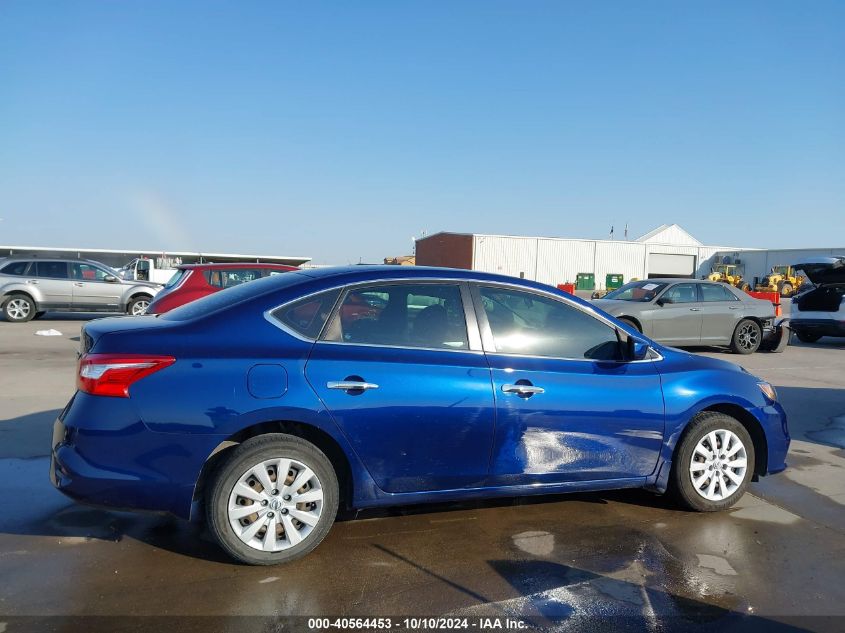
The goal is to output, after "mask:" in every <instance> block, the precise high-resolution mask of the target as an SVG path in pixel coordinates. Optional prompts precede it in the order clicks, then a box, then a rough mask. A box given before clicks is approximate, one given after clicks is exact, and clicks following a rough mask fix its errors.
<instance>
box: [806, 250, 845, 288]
mask: <svg viewBox="0 0 845 633" xmlns="http://www.w3.org/2000/svg"><path fill="white" fill-rule="evenodd" d="M795 269H796V270H802V271H804V274H805V275H807V279H809V280H810V281H811V282H812V283H813V284H815V285H816V286H821V285H826V284H845V257H815V258H813V259H805V260H804V261H802V262H801V263H798V264H795Z"/></svg>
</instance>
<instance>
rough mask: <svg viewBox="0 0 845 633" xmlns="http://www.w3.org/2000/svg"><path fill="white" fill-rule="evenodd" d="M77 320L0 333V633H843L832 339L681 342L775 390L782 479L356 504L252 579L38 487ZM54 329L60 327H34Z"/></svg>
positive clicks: (841, 394)
mask: <svg viewBox="0 0 845 633" xmlns="http://www.w3.org/2000/svg"><path fill="white" fill-rule="evenodd" d="M83 323H84V321H83V320H81V319H79V318H67V319H63V320H39V321H34V322H30V323H26V324H10V323H4V322H0V376H1V377H2V380H0V403H2V408H0V507H2V508H3V511H2V512H0V633H2V632H3V631H6V630H8V631H13V630H16V629H20V628H26V627H24V626H23V625H24V623H26V622H30V621H28V620H26V619H23V620H21V619H18V618H16V617H15V616H39V617H47V616H94V615H100V616H106V615H108V616H138V615H166V616H177V615H179V616H215V615H220V616H223V615H226V616H233V615H262V616H280V615H330V616H376V615H389V616H393V617H398V616H403V615H426V616H431V615H444V614H450V615H456V616H471V617H473V618H474V617H476V616H512V617H514V618H517V619H520V620H521V621H522V622H525V623H527V624H529V625H531V626H536V627H540V628H551V629H556V628H560V629H564V630H571V629H573V628H576V629H577V628H582V627H583V628H592V629H595V628H597V624H598V623H604V624H605V625H607V626H610V627H611V628H616V629H624V628H625V627H626V626H630V628H631V630H641V629H642V628H643V627H646V628H648V629H650V630H677V629H690V628H693V629H694V628H708V629H710V630H719V631H722V630H744V629H746V628H747V627H749V626H751V625H755V626H757V627H759V628H760V630H775V631H778V630H789V629H791V628H792V627H798V628H800V629H804V630H843V629H845V583H843V579H845V450H843V449H845V339H843V340H836V339H823V340H822V341H820V342H819V343H816V344H813V345H804V344H800V343H797V342H796V343H795V344H794V345H792V346H790V347H789V348H787V350H786V352H785V353H783V354H764V353H760V354H755V355H753V356H748V357H741V356H735V355H732V354H729V353H728V352H726V351H723V350H718V349H712V348H711V349H699V350H695V351H697V352H700V353H703V354H708V355H714V356H718V357H720V358H725V359H727V360H731V361H734V362H738V363H740V364H742V365H743V366H745V367H746V368H748V369H749V370H750V371H752V372H753V373H756V374H757V375H759V376H762V377H763V378H766V379H767V380H769V381H771V382H772V383H773V384H775V385H776V386H777V389H778V392H779V394H780V398H781V401H782V402H783V404H784V406H785V408H786V410H787V412H788V413H789V415H790V427H791V432H792V435H793V444H792V448H791V451H790V455H789V460H788V461H789V469H788V470H787V471H786V472H784V473H782V474H780V475H775V476H772V477H767V478H764V479H763V480H761V481H760V482H757V483H753V484H752V485H751V488H750V494H746V496H745V497H744V499H742V501H741V502H740V503H739V504H738V505H737V506H736V507H735V508H734V509H732V510H730V511H727V512H723V513H714V514H696V513H691V512H685V511H682V510H680V509H678V508H676V507H674V506H673V505H672V504H671V503H670V502H669V501H668V500H667V499H665V498H662V497H658V496H654V495H651V494H649V493H645V492H639V491H626V492H614V493H596V494H579V495H568V496H564V495H558V496H550V497H542V498H522V499H513V500H499V501H497V502H493V503H486V502H485V503H465V504H452V505H437V506H425V507H413V508H402V509H394V510H385V511H378V512H362V513H359V514H358V515H357V516H344V517H341V520H340V521H339V522H338V523H337V524H336V525H335V527H334V528H333V530H332V531H331V533H330V534H329V536H328V537H327V539H326V540H325V541H324V543H323V544H322V545H320V547H319V548H318V549H317V550H316V551H315V552H314V553H312V554H311V555H310V556H308V557H306V558H305V559H302V560H300V561H297V562H295V563H293V564H290V565H287V566H284V567H276V568H250V567H245V566H240V565H236V564H233V563H232V562H230V561H229V560H227V559H226V558H225V557H224V556H223V555H222V553H221V552H220V551H219V550H218V549H217V547H216V546H215V545H214V544H213V543H212V542H210V539H209V537H208V536H207V534H206V533H205V531H204V529H203V528H202V526H198V525H192V524H188V523H185V522H182V521H179V520H177V519H173V518H168V517H165V516H158V515H141V514H138V515H136V514H129V513H120V512H110V511H104V510H99V509H95V508H90V507H84V506H81V505H77V504H75V503H73V502H71V501H70V500H68V499H66V498H65V497H64V496H62V495H61V494H59V493H58V492H56V491H55V490H54V489H53V488H52V486H51V485H50V483H49V479H48V457H47V456H48V452H49V444H50V437H51V427H52V423H53V420H54V419H55V417H56V415H57V414H58V412H59V411H60V410H61V408H62V407H63V406H64V404H65V402H66V401H67V400H68V398H69V397H70V396H71V394H72V393H73V390H74V365H75V360H76V349H77V346H78V337H79V330H80V327H81V325H82V324H83ZM51 328H53V329H56V330H58V331H60V332H61V333H62V335H61V336H54V337H45V336H36V335H35V333H36V331H38V330H46V329H51ZM824 616H831V617H828V618H826V617H824ZM837 616H838V617H837ZM796 618H797V619H796ZM38 622H39V623H44V622H47V623H48V625H49V628H52V629H54V630H67V629H68V628H69V627H70V628H76V627H74V626H71V625H69V624H67V623H72V622H75V623H76V624H78V625H79V627H78V628H89V629H90V628H91V627H90V626H89V625H90V622H89V621H87V620H66V619H61V618H53V619H50V618H49V617H48V619H47V620H39V621H38ZM30 623H31V622H30ZM183 628H186V627H183ZM598 628H601V627H598Z"/></svg>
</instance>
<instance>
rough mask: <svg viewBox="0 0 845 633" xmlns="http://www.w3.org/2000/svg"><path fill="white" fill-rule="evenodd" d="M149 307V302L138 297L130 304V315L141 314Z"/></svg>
mask: <svg viewBox="0 0 845 633" xmlns="http://www.w3.org/2000/svg"><path fill="white" fill-rule="evenodd" d="M149 307H150V302H149V301H147V300H145V299H140V300H138V301H136V302H135V303H133V304H132V316H141V315H142V314H144V313H145V312H146V311H147V308H149Z"/></svg>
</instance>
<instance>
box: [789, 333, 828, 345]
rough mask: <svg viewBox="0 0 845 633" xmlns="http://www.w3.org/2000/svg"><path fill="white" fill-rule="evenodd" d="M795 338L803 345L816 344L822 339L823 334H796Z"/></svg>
mask: <svg viewBox="0 0 845 633" xmlns="http://www.w3.org/2000/svg"><path fill="white" fill-rule="evenodd" d="M795 336H797V337H798V340H799V341H801V342H802V343H815V342H816V341H818V340H819V339H820V338H821V337H822V336H821V334H810V333H809V332H796V333H795Z"/></svg>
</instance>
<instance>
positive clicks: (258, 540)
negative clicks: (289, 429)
mask: <svg viewBox="0 0 845 633" xmlns="http://www.w3.org/2000/svg"><path fill="white" fill-rule="evenodd" d="M337 506H338V483H337V475H336V474H335V471H334V468H333V467H332V464H331V462H330V461H329V459H328V458H327V457H326V456H325V454H323V452H322V451H320V450H319V449H318V448H317V447H316V446H314V445H313V444H311V443H309V442H307V441H305V440H303V439H301V438H299V437H295V436H292V435H284V434H281V433H271V434H267V435H261V436H259V437H255V438H252V439H249V440H247V441H245V442H244V443H242V444H240V445H239V446H237V447H236V448H234V449H232V450H231V452H230V453H229V456H228V457H227V458H226V460H225V461H224V462H223V463H222V464H220V465H219V466H218V468H217V470H216V473H215V475H214V477H213V481H212V483H211V489H210V494H209V495H208V498H207V503H206V515H207V517H208V525H209V528H210V529H211V531H212V533H213V534H214V536H215V537H216V539H217V541H218V543H220V546H221V547H222V548H223V549H224V550H225V551H226V552H227V553H228V554H229V555H230V556H231V557H232V558H234V559H236V560H238V561H240V562H243V563H247V564H249V565H275V564H278V563H286V562H290V561H292V560H296V559H297V558H301V557H302V556H305V555H306V554H308V553H309V552H310V551H312V550H313V549H314V548H315V547H317V545H319V544H320V541H322V540H323V538H325V536H326V534H328V532H329V530H330V529H331V527H332V524H333V523H334V519H335V515H336V514H337Z"/></svg>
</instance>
